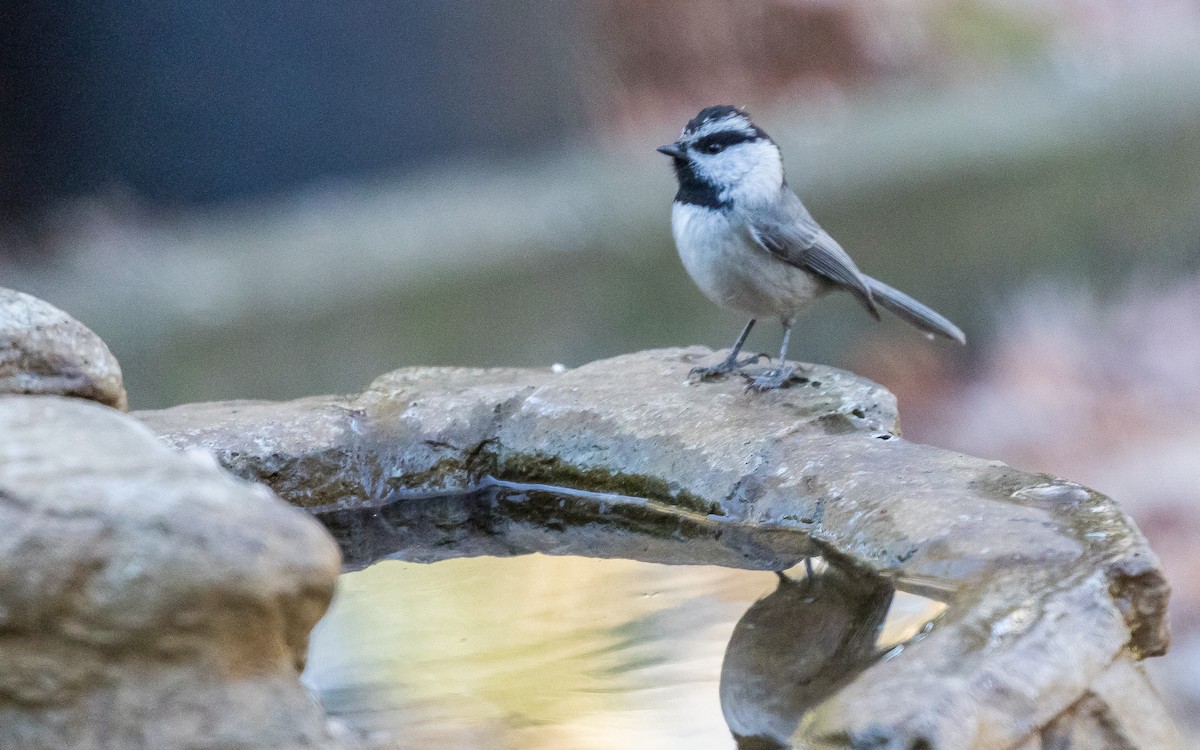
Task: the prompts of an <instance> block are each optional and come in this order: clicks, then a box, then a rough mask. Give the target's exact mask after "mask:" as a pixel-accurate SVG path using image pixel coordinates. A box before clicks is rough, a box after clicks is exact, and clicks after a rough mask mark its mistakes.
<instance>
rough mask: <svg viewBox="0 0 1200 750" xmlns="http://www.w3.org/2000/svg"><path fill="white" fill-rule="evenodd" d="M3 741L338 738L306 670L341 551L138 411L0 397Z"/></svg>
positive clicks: (84, 748)
mask: <svg viewBox="0 0 1200 750" xmlns="http://www.w3.org/2000/svg"><path fill="white" fill-rule="evenodd" d="M0 528H2V529H5V532H4V534H3V535H0V550H2V553H0V619H2V622H3V627H0V747H3V748H13V750H57V749H58V748H62V749H63V750H66V749H67V748H71V749H72V750H91V749H95V750H101V749H102V748H103V749H105V750H108V749H111V748H121V749H122V750H132V749H137V748H146V749H147V750H151V749H153V750H171V749H173V748H180V749H182V748H188V749H189V750H203V749H208V748H212V749H213V750H216V749H217V748H221V749H225V748H247V749H248V748H280V749H281V750H282V749H283V748H288V749H289V750H293V749H294V750H300V749H302V748H303V749H307V748H313V749H317V748H320V749H322V750H333V749H334V748H341V747H344V744H343V743H340V742H335V741H334V740H333V739H332V738H331V736H330V735H329V732H328V731H327V728H326V724H325V717H324V715H323V713H322V711H321V710H320V708H319V707H318V706H317V704H316V703H315V701H314V700H313V699H312V698H311V696H310V695H309V694H308V693H307V691H306V690H305V689H304V688H303V687H302V686H301V684H300V682H299V673H300V669H301V668H302V666H303V664H304V660H305V653H306V647H307V640H308V633H309V631H310V630H311V628H312V627H313V625H314V624H315V623H316V621H317V619H318V618H319V617H320V616H321V614H322V613H323V612H324V611H325V609H326V607H327V605H328V603H329V600H330V597H331V596H332V593H333V588H334V584H335V581H336V577H337V574H338V570H339V565H340V560H339V556H338V552H337V549H336V547H335V545H334V544H333V543H332V541H331V540H330V539H329V537H328V535H327V534H326V533H325V532H324V531H323V530H322V529H321V528H320V526H319V525H318V524H316V523H314V522H313V521H312V519H311V518H309V517H307V516H306V515H305V514H304V513H302V512H300V511H297V510H295V509H294V508H291V507H289V506H287V505H286V504H284V503H281V502H280V501H279V500H278V499H277V498H275V497H274V496H272V494H271V493H270V492H269V491H268V490H267V489H266V488H265V487H261V486H255V485H250V484H246V483H244V482H241V481H240V480H237V479H236V478H234V477H231V476H229V475H228V474H227V473H226V472H224V471H223V470H221V469H220V468H219V467H218V466H217V465H216V464H215V462H213V461H212V459H211V457H210V456H209V455H207V454H206V453H203V452H200V451H190V452H186V453H179V452H177V451H174V450H171V449H170V448H168V447H167V446H165V445H163V444H162V443H161V442H159V441H158V440H157V439H156V438H155V437H154V436H153V435H152V434H151V433H150V432H149V431H148V430H147V429H146V428H145V427H144V426H143V425H141V424H140V423H138V422H137V421H136V420H134V419H132V418H130V417H128V416H125V415H122V414H120V413H118V412H116V411H113V410H111V409H106V408H103V407H100V406H98V405H96V404H89V403H87V402H84V401H80V400H75V399H66V398H61V397H57V396H4V397H0Z"/></svg>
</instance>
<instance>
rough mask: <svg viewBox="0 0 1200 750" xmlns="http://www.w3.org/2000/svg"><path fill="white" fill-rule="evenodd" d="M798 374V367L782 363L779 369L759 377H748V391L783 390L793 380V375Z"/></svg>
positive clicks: (771, 370) (768, 371)
mask: <svg viewBox="0 0 1200 750" xmlns="http://www.w3.org/2000/svg"><path fill="white" fill-rule="evenodd" d="M794 374H796V366H795V365H789V364H787V363H786V362H781V363H780V364H779V367H775V368H773V369H770V370H767V371H766V372H764V373H763V374H761V375H759V376H757V377H750V376H749V375H747V376H746V379H747V380H749V381H750V382H749V383H748V384H747V385H746V390H748V391H758V392H760V393H761V392H763V391H773V390H775V389H776V388H782V387H783V386H785V385H787V383H788V381H789V380H791V379H792V375H794Z"/></svg>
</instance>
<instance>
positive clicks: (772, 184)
mask: <svg viewBox="0 0 1200 750" xmlns="http://www.w3.org/2000/svg"><path fill="white" fill-rule="evenodd" d="M692 160H693V163H694V164H695V165H696V172H697V173H698V174H699V176H700V177H702V178H703V179H704V180H705V181H706V182H708V183H709V184H710V185H713V186H714V187H716V188H717V191H718V194H719V197H720V199H721V200H732V201H733V202H735V203H759V202H765V201H770V200H773V199H774V198H775V197H776V195H777V194H778V192H779V188H780V187H781V186H782V185H783V159H782V157H780V155H779V148H778V147H776V146H775V144H774V143H771V142H770V141H768V140H764V139H760V140H757V141H746V142H744V143H738V144H734V145H732V146H730V147H729V148H727V149H725V150H724V151H722V152H720V153H718V154H697V155H695V156H694V157H693V159H692Z"/></svg>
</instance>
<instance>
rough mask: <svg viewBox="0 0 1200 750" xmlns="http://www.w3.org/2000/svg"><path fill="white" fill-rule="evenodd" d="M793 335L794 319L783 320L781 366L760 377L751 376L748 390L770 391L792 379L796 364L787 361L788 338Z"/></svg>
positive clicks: (780, 351)
mask: <svg viewBox="0 0 1200 750" xmlns="http://www.w3.org/2000/svg"><path fill="white" fill-rule="evenodd" d="M791 336H792V321H790V320H784V321H783V346H781V347H780V348H779V366H778V367H774V368H772V369H770V370H767V371H766V372H764V373H763V374H762V375H759V376H758V377H755V378H751V379H750V384H749V385H747V386H746V390H748V391H770V390H774V389H776V388H781V387H783V385H784V384H786V383H787V382H788V380H790V379H791V377H792V374H793V373H794V372H796V366H795V365H789V364H788V361H787V350H788V339H789V338H791Z"/></svg>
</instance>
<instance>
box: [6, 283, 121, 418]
mask: <svg viewBox="0 0 1200 750" xmlns="http://www.w3.org/2000/svg"><path fill="white" fill-rule="evenodd" d="M10 393H23V394H31V395H58V396H73V397H75V398H85V399H89V400H92V401H99V402H100V403H102V404H104V405H106V406H111V407H113V408H116V409H120V410H122V411H125V410H126V409H127V408H128V400H127V398H126V395H125V386H124V385H123V384H122V381H121V366H120V365H119V364H117V360H116V357H114V356H113V355H112V352H110V351H109V350H108V347H107V346H105V344H104V342H103V341H101V340H100V337H99V336H97V335H96V334H94V333H92V332H91V330H89V329H88V328H87V327H86V326H84V325H83V324H82V323H80V322H79V321H78V320H75V319H74V318H72V317H71V316H70V315H67V314H66V313H65V312H63V311H62V310H59V309H58V308H57V307H54V306H53V305H51V304H50V303H48V302H44V301H42V300H40V299H38V298H37V297H32V296H30V295H28V294H24V293H22V292H16V291H13V290H11V289H4V288H0V394H10Z"/></svg>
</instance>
